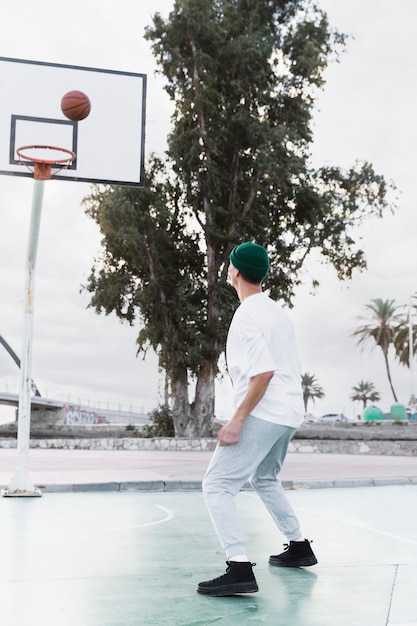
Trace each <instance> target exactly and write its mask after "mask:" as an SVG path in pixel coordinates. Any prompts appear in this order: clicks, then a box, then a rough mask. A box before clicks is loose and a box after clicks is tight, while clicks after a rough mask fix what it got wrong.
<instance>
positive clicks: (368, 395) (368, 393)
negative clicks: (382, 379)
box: [350, 380, 381, 409]
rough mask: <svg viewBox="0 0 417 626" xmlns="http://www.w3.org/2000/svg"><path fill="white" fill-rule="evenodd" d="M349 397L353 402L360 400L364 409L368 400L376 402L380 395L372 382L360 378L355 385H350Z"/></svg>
mask: <svg viewBox="0 0 417 626" xmlns="http://www.w3.org/2000/svg"><path fill="white" fill-rule="evenodd" d="M350 399H351V400H353V401H354V402H362V404H363V408H364V409H365V408H366V405H367V403H368V402H378V401H379V400H380V399H381V396H380V394H379V392H378V391H377V390H376V389H375V385H374V383H371V382H369V381H367V380H361V381H359V383H358V384H357V385H355V386H353V387H352V394H351V396H350Z"/></svg>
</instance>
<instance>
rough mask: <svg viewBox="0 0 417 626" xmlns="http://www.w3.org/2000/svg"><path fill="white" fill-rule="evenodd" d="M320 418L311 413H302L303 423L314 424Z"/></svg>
mask: <svg viewBox="0 0 417 626" xmlns="http://www.w3.org/2000/svg"><path fill="white" fill-rule="evenodd" d="M319 421H320V419H319V418H318V417H316V416H315V415H312V414H311V413H306V414H305V415H304V424H316V423H317V422H319Z"/></svg>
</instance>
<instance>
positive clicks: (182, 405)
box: [172, 371, 191, 437]
mask: <svg viewBox="0 0 417 626" xmlns="http://www.w3.org/2000/svg"><path fill="white" fill-rule="evenodd" d="M172 396H173V406H172V415H173V420H174V429H175V436H176V437H184V436H186V435H187V434H188V432H187V431H188V427H189V423H190V420H191V415H190V413H191V412H190V403H189V400H188V378H187V372H186V371H185V372H183V375H182V376H180V377H179V376H178V373H177V375H176V378H175V381H174V382H173V383H172Z"/></svg>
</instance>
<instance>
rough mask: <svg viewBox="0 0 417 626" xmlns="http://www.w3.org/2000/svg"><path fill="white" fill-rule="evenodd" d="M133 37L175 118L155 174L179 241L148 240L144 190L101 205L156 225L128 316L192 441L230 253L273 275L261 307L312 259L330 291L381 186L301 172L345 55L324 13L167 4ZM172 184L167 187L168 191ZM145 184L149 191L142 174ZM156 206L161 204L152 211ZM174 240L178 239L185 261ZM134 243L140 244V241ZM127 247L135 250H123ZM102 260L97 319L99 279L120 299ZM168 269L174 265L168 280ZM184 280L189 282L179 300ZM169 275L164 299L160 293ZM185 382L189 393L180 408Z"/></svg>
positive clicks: (356, 264)
mask: <svg viewBox="0 0 417 626" xmlns="http://www.w3.org/2000/svg"><path fill="white" fill-rule="evenodd" d="M145 36H146V37H147V39H148V40H149V41H150V42H152V47H153V52H154V55H155V57H156V59H157V62H158V64H159V67H160V71H161V73H163V75H164V76H165V78H166V80H167V84H166V89H167V92H168V93H169V95H170V97H171V99H172V100H173V102H174V106H175V108H174V114H173V117H172V132H171V133H170V135H169V137H168V154H167V159H166V163H165V167H164V168H161V171H160V175H161V176H163V172H165V176H166V182H167V185H168V186H169V189H170V190H169V193H168V196H169V199H168V200H169V203H170V204H171V205H172V203H173V199H172V190H175V194H176V195H175V210H177V219H178V228H179V231H178V238H172V237H171V233H169V237H168V235H167V233H166V232H165V233H164V234H163V235H161V233H158V229H160V228H161V227H160V225H159V222H158V220H157V219H156V218H155V214H154V209H153V208H152V207H151V204H149V207H148V209H147V202H148V200H145V201H142V200H141V199H140V196H141V194H142V193H143V192H144V190H135V191H131V190H123V189H122V190H120V191H117V194H116V193H115V192H112V191H105V192H104V194H105V195H104V197H103V201H104V202H105V204H106V205H107V204H108V202H115V201H116V200H117V202H118V203H119V204H118V206H117V212H119V213H120V212H121V211H126V212H127V214H128V215H130V214H133V213H134V211H148V216H147V218H146V219H147V220H149V224H151V222H152V221H154V228H151V227H149V229H148V231H147V236H148V237H149V241H148V249H147V255H146V256H144V257H143V259H142V264H143V269H144V266H145V265H148V266H149V267H148V269H147V270H146V272H147V276H148V278H145V279H144V278H143V276H142V274H141V273H140V272H139V273H138V275H137V276H136V279H135V280H133V278H132V282H131V283H130V284H129V287H131V288H132V289H133V291H134V292H132V291H130V292H129V296H130V300H129V302H130V305H131V306H130V307H129V312H132V311H133V309H134V308H135V307H136V309H137V311H138V313H140V314H141V315H142V316H143V317H145V318H146V321H147V323H148V327H147V328H146V329H145V331H143V332H142V335H141V336H142V338H143V337H144V336H146V339H147V341H149V342H150V344H151V345H152V346H153V347H154V348H155V349H157V351H158V352H159V354H160V355H162V357H163V362H164V363H165V362H169V364H170V368H169V370H168V374H169V377H170V387H171V393H172V395H173V397H174V411H173V413H174V422H175V426H176V433H177V434H184V433H186V432H188V433H195V434H202V432H204V430H206V431H207V430H210V426H211V420H212V418H213V414H214V380H215V376H216V374H217V362H218V358H219V355H220V354H221V352H222V351H223V348H224V340H225V335H226V330H227V326H228V322H229V320H230V316H231V314H232V312H233V308H234V306H235V304H236V300H235V298H234V294H232V293H231V292H230V291H228V289H227V287H226V280H227V265H228V255H229V253H230V251H231V249H232V247H233V246H234V245H235V244H237V243H241V242H242V241H245V240H256V241H258V242H259V243H261V244H264V245H266V246H267V247H268V251H269V253H270V256H271V262H272V263H271V265H272V271H271V272H270V275H269V277H268V279H267V281H266V282H265V287H266V288H267V289H269V290H270V293H271V295H272V297H275V298H278V297H280V298H282V299H284V300H286V301H287V302H290V301H291V297H292V296H293V293H294V289H295V287H296V286H297V285H298V284H299V283H300V280H301V270H302V269H303V267H304V264H305V262H306V260H307V259H308V257H309V254H310V253H311V252H312V251H313V250H317V251H319V252H320V253H321V254H322V256H323V258H324V259H325V260H326V261H327V262H329V263H330V264H332V265H333V267H334V268H335V270H336V272H337V274H338V276H339V278H340V279H343V278H350V277H351V275H352V272H353V270H355V269H359V270H360V269H364V268H365V267H366V262H365V258H364V253H363V251H362V250H360V248H359V247H358V246H357V244H356V242H355V240H354V227H355V226H357V225H358V224H360V223H361V221H362V220H364V219H365V218H369V217H372V216H378V217H380V216H381V215H382V214H383V213H384V211H385V210H386V209H387V208H389V207H390V204H389V199H388V192H389V189H390V186H389V185H387V183H386V181H385V179H384V177H383V176H380V175H377V174H376V173H375V172H374V170H373V168H372V166H371V165H370V164H369V163H363V164H359V163H356V164H355V165H353V166H352V168H350V169H348V170H342V169H341V168H338V167H336V166H334V167H333V166H328V167H322V168H319V169H314V168H313V167H312V165H311V159H310V145H311V142H312V130H311V122H312V114H313V107H314V103H315V97H316V95H317V94H318V91H319V90H320V89H321V88H322V87H323V84H324V81H323V71H324V69H325V68H326V66H327V63H328V60H329V58H330V57H331V56H333V53H336V52H337V51H338V49H339V47H343V44H344V36H343V35H341V34H339V33H337V32H335V31H333V30H331V29H330V27H329V24H328V21H327V17H326V15H325V13H324V12H323V11H321V10H320V9H318V8H317V7H316V5H315V4H314V3H313V2H312V1H310V0H213V1H212V2H207V0H176V1H175V2H174V6H173V10H172V12H171V13H170V14H169V16H168V18H167V19H163V18H162V17H161V16H160V15H159V14H156V15H155V16H154V17H153V25H152V26H151V27H149V28H148V29H147V31H146V35H145ZM170 172H173V174H174V180H175V185H174V184H173V183H172V182H169V176H170ZM149 185H151V187H153V186H154V183H153V181H152V179H150V178H149V174H148V186H149ZM160 192H161V194H162V195H163V196H166V193H167V192H166V191H163V190H162V189H161V190H160ZM145 193H146V192H145ZM106 194H107V195H106ZM160 202H162V203H163V202H164V200H162V201H159V200H157V199H156V198H154V200H153V201H152V203H153V204H157V203H160ZM91 203H92V205H93V210H92V211H91V214H92V216H93V218H94V219H97V221H98V223H99V224H100V228H101V229H102V230H103V232H104V237H105V245H106V246H112V245H114V246H115V247H117V248H118V249H121V250H122V251H123V250H124V248H123V246H124V244H123V245H120V243H121V242H120V241H117V240H118V238H119V239H122V235H119V233H118V232H117V230H116V229H115V228H114V224H112V223H109V221H108V220H107V218H106V217H105V216H103V215H102V211H101V197H100V195H99V194H98V195H97V194H96V195H95V197H94V198H93V199H92V200H90V206H91ZM153 204H152V206H153ZM151 209H152V210H151ZM172 210H174V209H172ZM118 219H123V218H122V217H121V216H120V217H119V218H118ZM141 219H145V218H141ZM138 220H139V218H135V219H134V221H135V223H138ZM172 228H173V229H174V227H173V226H172ZM174 230H175V229H174ZM107 231H108V233H107ZM180 231H182V232H183V234H184V237H185V238H186V241H187V245H186V250H187V252H188V257H187V254H185V255H184V258H182V254H181V249H182V243H181V236H182V235H181V233H180ZM131 232H133V230H132V231H131ZM107 234H108V236H107ZM137 237H138V239H139V241H141V234H140V232H139V231H138V232H137ZM167 238H169V241H168V242H167V241H166V239H167ZM150 242H152V246H151V245H150ZM166 244H167V249H166V250H165V245H166ZM129 245H130V246H134V245H135V243H134V241H133V240H131V239H129ZM149 249H151V250H152V254H149ZM107 251H108V252H109V254H105V259H104V262H103V260H99V261H98V262H97V263H96V266H95V267H94V268H93V273H92V276H91V277H90V283H89V286H88V288H89V289H90V291H92V292H94V293H95V294H96V295H97V298H96V300H95V303H94V304H95V306H96V308H97V310H102V308H103V307H104V309H105V310H109V309H108V308H107V305H106V303H109V304H110V310H111V307H112V305H111V302H112V298H113V299H114V295H110V297H108V296H107V293H106V288H107V285H106V282H107V279H108V275H111V274H113V273H116V274H117V273H119V272H121V274H122V280H120V281H118V280H117V279H116V278H115V277H111V285H112V287H115V283H116V287H118V288H120V289H121V290H122V291H123V289H124V288H125V287H126V282H125V280H126V277H125V275H124V272H125V268H124V265H123V254H124V252H123V254H122V256H121V257H118V258H117V262H116V259H113V252H112V250H111V248H107ZM126 254H127V255H129V254H132V253H131V252H126ZM165 255H168V259H167V260H165ZM155 258H157V259H158V260H159V263H157V264H155ZM173 263H178V266H177V267H176V270H175V271H173V269H172V264H173ZM151 265H152V271H151ZM141 267H142V266H141ZM184 275H185V277H188V280H189V283H188V287H187V288H185V290H184V289H183V287H184V283H185V282H186V279H185V278H184ZM180 276H181V281H180V282H179V283H178V285H177V286H176V287H174V286H173V285H172V281H174V283H175V281H176V280H177V279H178V277H180ZM144 280H145V282H143V281H144ZM147 281H149V283H148V282H147ZM161 283H163V285H164V287H165V291H166V290H167V289H168V287H167V285H168V284H169V285H170V287H169V290H170V293H171V294H173V293H175V295H172V302H174V301H175V303H176V308H177V309H178V310H177V311H176V312H175V315H176V316H178V320H179V322H178V323H181V341H182V345H181V341H177V342H176V343H175V345H172V338H171V336H169V335H168V334H167V333H169V332H170V328H171V327H170V322H168V319H167V318H168V317H169V315H170V310H172V309H170V308H169V307H168V308H167V309H166V310H165V317H164V320H160V315H161V314H162V310H163V308H164V307H165V304H166V302H167V301H166V300H165V301H164V302H162V300H161V297H159V298H153V297H151V298H150V299H148V298H147V296H146V294H144V296H143V298H142V296H141V295H140V294H141V293H142V290H144V291H146V292H147V293H148V294H152V295H153V296H154V295H155V286H157V285H160V284H161ZM133 285H134V287H133ZM165 291H164V294H165ZM165 295H166V294H165ZM169 301H170V302H171V300H169ZM103 303H104V304H103ZM192 305H193V307H194V311H193V312H192V311H191V310H190V308H191V306H192ZM142 307H144V308H145V309H146V314H145V315H144V312H143V311H142ZM161 307H162V308H161ZM183 307H184V308H185V311H186V312H188V314H186V315H184V314H183V312H182V308H183ZM114 310H116V312H117V308H115V309H114ZM191 313H192V314H193V315H195V316H196V317H195V319H193V318H192V315H191ZM142 345H143V344H142V343H141V341H140V342H139V347H142ZM198 355H199V356H198ZM164 367H165V366H164ZM190 377H192V378H194V380H195V383H196V384H195V396H194V398H193V399H192V401H191V402H190V401H189V399H188V392H189V383H190Z"/></svg>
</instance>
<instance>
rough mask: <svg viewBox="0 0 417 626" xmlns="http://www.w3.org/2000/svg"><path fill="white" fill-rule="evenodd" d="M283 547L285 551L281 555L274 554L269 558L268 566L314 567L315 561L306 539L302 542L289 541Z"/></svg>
mask: <svg viewBox="0 0 417 626" xmlns="http://www.w3.org/2000/svg"><path fill="white" fill-rule="evenodd" d="M284 547H285V551H284V552H282V554H275V555H272V556H270V557H269V563H270V565H276V566H278V567H308V566H310V565H316V563H317V559H316V557H315V554H314V552H313V550H312V549H311V546H310V542H309V540H308V539H304V541H290V543H289V544H288V543H287V544H285V546H284Z"/></svg>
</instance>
